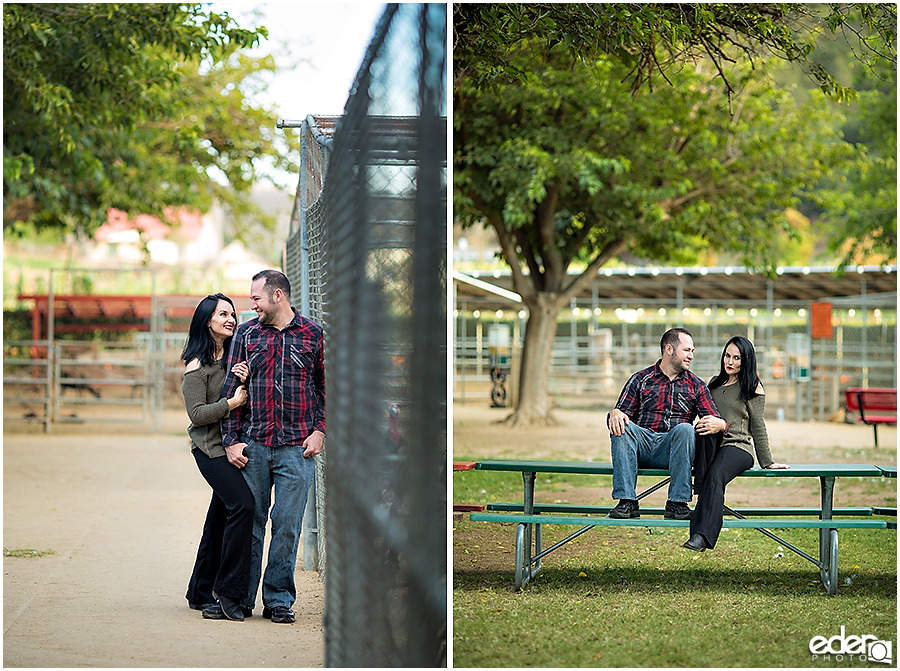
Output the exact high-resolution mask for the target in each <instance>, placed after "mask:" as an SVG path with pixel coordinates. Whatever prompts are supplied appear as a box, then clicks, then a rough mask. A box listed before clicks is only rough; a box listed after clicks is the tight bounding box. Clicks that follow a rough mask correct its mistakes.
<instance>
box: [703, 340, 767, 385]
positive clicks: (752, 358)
mask: <svg viewBox="0 0 900 671" xmlns="http://www.w3.org/2000/svg"><path fill="white" fill-rule="evenodd" d="M729 345H734V346H735V347H737V348H738V352H740V353H741V370H740V371H738V387H740V390H739V394H740V397H741V399H742V400H744V401H749V400H750V399H751V398H753V397H754V396H756V389H757V387H759V386H760V385H762V382H760V380H759V375H758V374H757V372H756V350H755V349H753V343H752V342H750V341H749V340H747V339H746V338H744V337H743V336H734V337H733V338H732V339H731V340H729V341H728V342H727V343H725V347H723V348H722V358H721V359H720V369H719V374H718V375H716V376H715V377H714V378H713V379H712V380H710V381H709V388H710V389H715V388H716V387H719V386H721V385H723V384H725V383H726V382H728V373H726V372H725V350H726V349H728V346H729Z"/></svg>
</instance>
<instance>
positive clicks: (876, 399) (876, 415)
mask: <svg viewBox="0 0 900 671" xmlns="http://www.w3.org/2000/svg"><path fill="white" fill-rule="evenodd" d="M844 396H845V399H846V403H847V410H849V411H850V412H855V413H859V421H861V422H863V423H865V424H869V425H870V426H871V427H872V429H873V430H874V431H875V447H878V425H879V424H895V425H896V424H897V390H896V389H885V388H874V387H873V388H863V387H850V388H849V389H847V391H845V392H844Z"/></svg>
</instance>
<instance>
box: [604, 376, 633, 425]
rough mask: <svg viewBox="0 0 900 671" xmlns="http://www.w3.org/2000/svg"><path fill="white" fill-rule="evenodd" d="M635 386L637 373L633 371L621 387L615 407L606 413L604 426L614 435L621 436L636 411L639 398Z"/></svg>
mask: <svg viewBox="0 0 900 671" xmlns="http://www.w3.org/2000/svg"><path fill="white" fill-rule="evenodd" d="M637 386H638V383H637V373H635V374H634V375H632V376H631V377H630V378H629V379H628V382H626V383H625V386H624V387H623V388H622V393H621V394H619V400H618V401H616V407H615V408H613V409H612V410H610V411H609V414H608V415H606V426H607V428H608V429H609V432H610V433H611V434H613V435H614V436H621V435H622V434H623V433H625V427H626V426H628V424H630V423H631V418H632V417H633V416H634V415H635V413H636V411H637V407H638V399H639V398H640V396H639V394H638V389H637Z"/></svg>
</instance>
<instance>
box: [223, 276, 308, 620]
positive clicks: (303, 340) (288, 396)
mask: <svg viewBox="0 0 900 671" xmlns="http://www.w3.org/2000/svg"><path fill="white" fill-rule="evenodd" d="M290 300H291V285H290V283H289V282H288V279H287V277H285V276H284V275H283V274H282V273H280V272H278V271H277V270H263V271H262V272H260V273H257V274H256V275H255V276H254V277H253V282H252V284H251V286H250V307H251V309H253V310H254V311H255V312H256V314H257V318H256V319H251V320H250V321H249V322H246V323H244V324H241V325H240V326H239V327H238V328H237V330H236V331H235V334H234V337H233V338H232V342H231V351H230V352H229V354H228V363H227V366H226V370H228V371H231V368H232V366H233V365H234V364H235V363H237V362H239V361H246V362H247V365H248V366H249V368H250V377H249V379H248V380H247V385H248V389H247V392H248V398H247V403H246V404H245V405H243V406H241V407H240V408H239V409H235V410H233V411H232V412H231V413H230V414H229V415H228V416H227V417H226V418H225V419H223V420H222V445H223V446H224V447H225V454H226V457H227V458H228V461H229V463H231V464H233V465H234V466H236V467H237V468H240V469H242V472H243V474H244V479H245V480H246V481H247V484H248V485H249V486H250V491H252V492H253V498H254V499H255V501H256V514H255V517H254V521H253V540H252V544H251V564H250V592H249V594H248V595H247V597H246V599H245V600H244V601H243V602H242V604H241V606H242V608H243V609H244V613H245V616H246V615H247V614H248V612H252V610H253V607H254V605H255V602H256V590H257V587H258V586H259V581H260V574H261V572H262V552H263V540H264V538H265V533H266V523H267V521H268V517H269V505H270V503H271V492H272V488H273V487H274V489H275V504H274V506H272V536H271V539H270V542H269V556H268V561H267V563H266V572H265V576H264V577H263V589H262V598H263V617H265V618H271V620H272V622H281V623H291V622H293V621H294V612H293V611H292V610H291V606H292V605H293V604H294V601H296V598H297V591H296V588H295V586H294V568H295V565H296V563H297V547H298V544H299V539H300V530H301V527H302V524H303V511H304V509H305V507H306V500H307V497H308V494H309V488H310V485H311V484H312V482H313V479H314V478H315V459H314V458H313V457H315V455H317V454H319V453H320V452H321V451H322V445H323V443H324V441H325V363H324V357H323V340H322V327H320V326H319V325H318V324H316V323H315V322H313V321H311V320H309V319H306V318H305V317H303V316H301V315H300V313H299V312H297V311H296V310H295V309H294V308H292V307H291V303H290ZM240 384H241V381H240V379H238V378H237V377H236V376H235V375H234V373H232V372H229V373H228V374H227V375H226V377H225V383H224V385H223V388H222V394H223V396H228V397H230V396H231V395H232V394H233V393H234V390H235V388H237V387H238V385H240Z"/></svg>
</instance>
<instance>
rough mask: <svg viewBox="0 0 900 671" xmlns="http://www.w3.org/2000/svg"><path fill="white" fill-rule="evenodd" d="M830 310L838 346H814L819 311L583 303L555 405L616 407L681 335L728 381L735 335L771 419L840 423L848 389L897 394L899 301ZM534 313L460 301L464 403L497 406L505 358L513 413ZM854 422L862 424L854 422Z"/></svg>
mask: <svg viewBox="0 0 900 671" xmlns="http://www.w3.org/2000/svg"><path fill="white" fill-rule="evenodd" d="M822 302H827V303H828V304H829V305H830V310H831V323H832V329H831V333H830V337H825V338H820V337H813V333H812V304H811V303H810V302H808V301H785V302H782V303H780V304H779V305H778V306H777V307H775V308H773V307H772V306H767V305H766V304H765V303H764V302H761V303H759V304H755V303H753V302H752V301H740V302H734V301H732V302H730V303H727V304H724V303H717V302H715V301H712V300H710V301H705V302H701V301H684V302H683V303H681V304H679V305H676V304H675V303H672V302H667V301H665V300H653V301H651V300H642V301H640V302H636V301H631V302H629V301H614V300H600V301H585V300H577V301H573V302H572V305H571V309H570V310H569V311H567V313H566V314H564V315H562V316H561V317H560V319H559V321H558V323H557V330H556V340H555V342H554V347H553V355H552V356H553V358H552V362H551V368H550V376H551V379H550V388H551V396H552V399H551V400H552V402H553V404H554V405H555V406H556V407H560V408H580V409H597V410H602V411H604V412H606V411H607V410H609V408H611V407H613V406H614V405H615V403H616V400H617V398H618V395H619V392H620V391H621V390H622V387H623V386H624V385H625V383H626V382H627V380H628V378H629V376H630V375H631V374H632V373H633V372H635V371H637V370H639V369H641V368H644V367H646V366H648V365H650V364H652V363H653V362H654V361H656V360H657V359H658V358H659V340H660V338H661V337H662V334H663V333H664V332H665V331H666V330H667V329H669V328H671V327H675V326H681V327H684V328H686V329H688V330H689V331H690V332H691V333H692V335H693V337H694V345H695V347H696V352H695V356H694V362H693V364H692V365H691V370H693V371H694V372H695V373H697V375H699V376H700V377H701V378H703V379H704V380H706V379H709V378H710V377H712V376H713V375H714V374H716V373H718V372H719V358H720V357H721V354H722V347H723V346H724V344H725V342H726V341H727V340H728V339H729V338H730V337H732V336H736V335H740V336H744V337H746V338H748V339H750V340H751V341H752V342H753V343H754V346H755V348H756V351H757V359H758V364H757V365H758V370H759V375H760V378H761V379H762V382H763V384H764V385H765V386H766V394H767V403H766V409H767V413H768V414H769V415H770V419H789V420H795V421H808V420H811V419H812V420H816V421H828V420H829V419H832V420H834V419H842V418H843V413H844V390H845V389H847V388H848V387H896V384H897V294H896V293H895V292H891V293H879V294H868V295H862V296H845V297H835V298H823V299H822ZM526 316H527V315H526V313H525V312H524V311H523V310H522V308H521V306H517V305H515V304H513V303H511V302H509V301H505V300H503V299H500V298H497V299H493V300H491V299H484V298H481V299H478V309H472V308H470V307H468V306H467V304H466V301H465V300H464V299H458V300H457V304H456V316H455V320H454V334H455V338H454V341H455V346H454V362H453V370H454V387H453V398H454V402H457V403H469V404H471V403H479V404H488V405H495V399H494V400H492V397H491V393H492V391H493V390H494V387H495V386H496V384H495V382H494V381H492V379H491V368H492V366H493V364H494V363H496V361H497V358H498V353H499V354H500V356H505V357H507V359H506V360H505V361H503V363H504V364H505V365H506V367H507V369H508V371H509V378H508V379H507V380H506V381H504V383H503V386H504V391H505V392H506V401H505V405H507V406H509V407H512V406H513V405H514V404H515V393H516V386H515V385H516V380H517V368H518V365H519V357H520V355H521V348H522V343H523V342H524V333H525V328H526ZM848 419H849V420H853V419H854V418H852V417H850V418H848Z"/></svg>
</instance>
